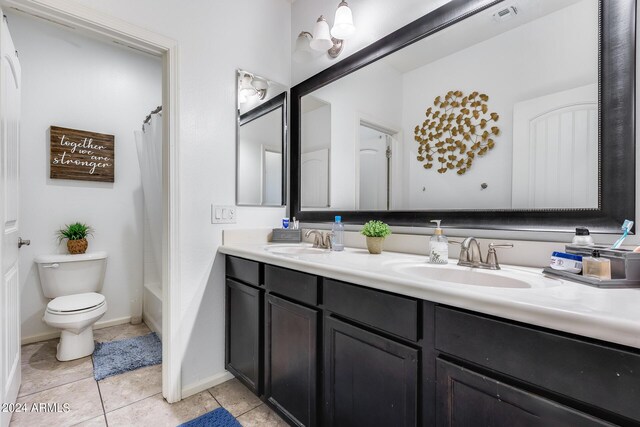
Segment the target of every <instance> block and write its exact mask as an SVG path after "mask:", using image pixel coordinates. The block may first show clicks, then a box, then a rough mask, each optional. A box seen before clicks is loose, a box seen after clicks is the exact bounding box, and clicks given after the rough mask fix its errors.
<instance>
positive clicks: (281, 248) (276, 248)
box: [264, 244, 329, 256]
mask: <svg viewBox="0 0 640 427" xmlns="http://www.w3.org/2000/svg"><path fill="white" fill-rule="evenodd" d="M264 250H265V251H267V252H271V253H272V254H274V255H290V256H295V255H321V254H326V253H328V252H329V250H328V249H320V248H314V247H313V246H309V245H286V244H285V245H269V246H265V248H264Z"/></svg>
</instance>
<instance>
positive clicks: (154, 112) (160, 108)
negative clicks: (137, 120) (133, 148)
mask: <svg viewBox="0 0 640 427" xmlns="http://www.w3.org/2000/svg"><path fill="white" fill-rule="evenodd" d="M160 111H162V105H158V108H156V109H155V110H153V111H152V112H151V113H149V115H148V116H147V118H146V119H144V122H142V130H143V131H144V125H146V124H147V123H149V122H150V121H151V116H152V115H154V114H158V113H159V112H160Z"/></svg>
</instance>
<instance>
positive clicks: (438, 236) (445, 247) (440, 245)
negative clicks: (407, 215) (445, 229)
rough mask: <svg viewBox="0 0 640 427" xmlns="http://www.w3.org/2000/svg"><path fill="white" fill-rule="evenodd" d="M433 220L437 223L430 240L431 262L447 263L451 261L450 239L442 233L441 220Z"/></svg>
mask: <svg viewBox="0 0 640 427" xmlns="http://www.w3.org/2000/svg"><path fill="white" fill-rule="evenodd" d="M431 222H435V223H436V231H435V232H434V233H433V236H431V240H429V262H430V263H431V264H447V263H448V262H449V241H448V239H447V236H445V235H444V234H443V233H442V228H440V220H439V219H435V220H433V221H431Z"/></svg>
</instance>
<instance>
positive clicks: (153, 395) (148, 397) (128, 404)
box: [104, 392, 171, 418]
mask: <svg viewBox="0 0 640 427" xmlns="http://www.w3.org/2000/svg"><path fill="white" fill-rule="evenodd" d="M157 395H160V396H162V392H159V393H155V394H152V395H151V396H147V397H145V398H142V399H140V400H136V401H135V402H130V403H127V404H126V405H124V406H121V407H119V408H116V409H113V410H111V411H109V412H106V413H105V414H104V417H105V418H107V414H111V413H113V412H116V411H119V410H120V409H123V408H127V407H129V406H131V405H135V404H136V403H140V402H142V401H143V400H147V399H151V398H152V397H156V396H157ZM163 400H164V397H163ZM169 405H171V404H170V403H169Z"/></svg>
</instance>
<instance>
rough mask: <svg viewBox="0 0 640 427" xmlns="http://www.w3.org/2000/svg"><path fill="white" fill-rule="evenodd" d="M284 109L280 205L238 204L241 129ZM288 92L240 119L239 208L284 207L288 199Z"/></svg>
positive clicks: (237, 142)
mask: <svg viewBox="0 0 640 427" xmlns="http://www.w3.org/2000/svg"><path fill="white" fill-rule="evenodd" d="M280 107H282V189H281V191H282V194H281V197H280V204H279V205H250V204H241V203H238V176H239V174H240V173H242V171H241V170H239V168H238V158H239V155H240V153H239V149H240V127H241V126H242V125H246V124H247V123H250V122H252V121H254V120H256V119H259V118H260V117H262V116H264V115H265V114H269V113H270V112H272V111H274V110H277V109H278V108H280ZM287 133H288V129H287V92H286V91H285V92H282V93H281V94H280V95H276V96H274V97H273V98H271V99H270V100H268V101H267V102H265V103H263V104H260V105H257V106H256V107H255V108H252V109H251V110H249V111H247V112H246V113H244V114H242V115H240V116H239V117H238V125H237V130H236V205H237V206H255V207H278V206H284V205H285V200H286V198H287Z"/></svg>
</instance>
